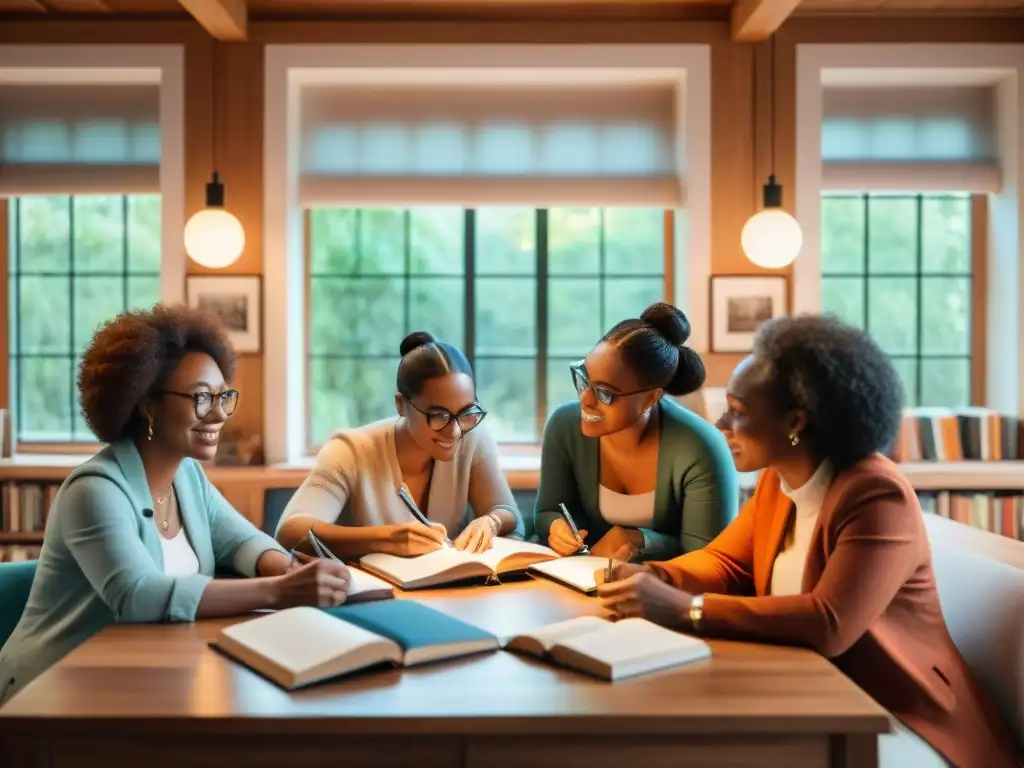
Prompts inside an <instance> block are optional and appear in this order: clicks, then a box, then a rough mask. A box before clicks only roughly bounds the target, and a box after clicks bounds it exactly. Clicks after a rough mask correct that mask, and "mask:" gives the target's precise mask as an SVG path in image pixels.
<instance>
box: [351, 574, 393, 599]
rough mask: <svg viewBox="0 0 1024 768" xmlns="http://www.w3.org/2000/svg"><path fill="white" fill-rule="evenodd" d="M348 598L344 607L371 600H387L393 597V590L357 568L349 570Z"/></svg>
mask: <svg viewBox="0 0 1024 768" xmlns="http://www.w3.org/2000/svg"><path fill="white" fill-rule="evenodd" d="M348 572H349V574H350V575H349V582H348V598H347V599H346V600H345V604H346V605H351V604H352V603H365V602H369V601H371V600H388V599H390V598H393V597H394V596H395V588H394V587H393V586H391V585H390V584H389V583H388V582H386V581H384V579H378V578H377V577H376V576H374V575H373V574H372V573H367V572H366V571H361V570H359V569H358V568H349V569H348Z"/></svg>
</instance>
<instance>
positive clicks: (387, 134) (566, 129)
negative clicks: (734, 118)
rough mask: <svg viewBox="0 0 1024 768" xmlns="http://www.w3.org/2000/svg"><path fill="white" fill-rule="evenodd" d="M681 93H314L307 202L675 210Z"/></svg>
mask: <svg viewBox="0 0 1024 768" xmlns="http://www.w3.org/2000/svg"><path fill="white" fill-rule="evenodd" d="M676 91H677V89H676V87H675V86H673V85H672V84H669V83H666V84H662V85H653V84H648V85H636V86H632V85H630V86H624V85H618V84H616V85H614V86H599V85H591V86H578V87H563V86H536V87H534V86H511V85H508V86H495V87H487V88H483V87H479V86H461V87H460V86H445V87H441V86H436V87H434V86H431V87H420V88H413V87H397V86H383V87H382V86H373V87H372V88H371V87H356V86H344V87H339V86H319V85H318V86H307V87H305V88H303V89H302V92H301V94H302V95H301V121H302V131H301V136H302V146H301V169H302V170H301V180H300V196H301V198H302V201H303V202H304V203H305V204H307V205H315V204H346V205H348V204H358V205H363V204H370V203H375V204H403V205H409V204H427V203H445V204H457V205H467V204H468V205H472V204H478V203H481V202H483V203H492V204H529V205H556V204H559V205H564V204H578V205H590V204H593V205H609V204H616V203H626V202H628V203H629V204H633V205H665V206H675V205H678V204H680V203H681V202H682V199H683V187H682V182H681V178H680V168H679V166H678V160H677V158H678V156H679V148H678V146H677V137H676V125H677V122H678V121H679V118H680V117H681V114H680V113H679V109H681V107H679V99H677V92H676Z"/></svg>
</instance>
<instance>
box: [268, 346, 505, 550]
mask: <svg viewBox="0 0 1024 768" xmlns="http://www.w3.org/2000/svg"><path fill="white" fill-rule="evenodd" d="M400 352H401V355H402V359H401V362H400V363H399V364H398V377H397V389H398V392H397V393H396V394H395V407H396V409H397V411H398V415H397V417H396V418H389V419H385V420H382V421H378V422H375V423H373V424H369V425H366V426H363V427H357V428H354V429H344V430H339V431H338V432H335V433H334V434H333V435H332V436H331V438H330V439H329V440H328V441H327V442H326V443H325V444H324V446H323V448H321V449H320V453H319V454H318V455H317V460H316V466H315V468H314V469H313V471H312V472H311V473H310V475H309V476H308V477H307V478H306V480H305V481H304V482H303V483H302V486H301V487H300V488H299V489H298V491H297V492H296V493H295V495H294V496H293V497H292V500H291V501H290V502H289V504H288V506H287V507H286V508H285V511H284V514H282V515H281V520H280V522H279V523H278V526H277V532H276V535H277V540H278V541H279V542H280V543H281V545H282V546H284V547H286V548H290V547H294V546H296V545H298V544H299V543H300V542H302V541H303V539H304V537H305V536H306V533H307V532H308V531H310V530H312V529H314V528H315V530H314V531H313V532H314V534H315V535H316V536H317V537H318V538H319V539H321V540H322V541H323V542H324V543H325V544H327V546H328V547H330V548H331V550H332V551H333V552H334V553H335V554H336V555H337V556H339V557H341V558H343V559H345V558H356V557H361V556H362V555H365V554H369V553H371V552H385V553H389V554H393V555H399V556H403V557H410V556H414V555H421V554H425V553H427V552H431V551H433V550H435V549H438V548H440V547H441V546H443V544H444V541H445V538H446V537H451V538H453V544H454V546H455V547H456V548H458V549H466V550H468V551H471V552H482V551H484V550H486V549H488V548H489V547H490V545H491V541H492V540H493V539H494V537H495V536H510V537H518V538H521V537H522V536H523V532H524V528H523V521H522V518H521V517H520V515H519V513H518V511H517V510H516V507H515V501H514V499H513V498H512V491H511V489H510V488H509V486H508V482H507V481H506V480H505V475H504V473H503V472H502V471H501V467H500V465H499V462H498V448H497V445H496V443H495V442H494V439H493V438H492V437H491V436H490V434H489V433H488V432H487V431H486V429H481V428H480V424H481V422H482V421H483V420H484V417H485V416H486V415H487V411H486V410H484V408H483V407H481V405H480V403H479V402H477V397H476V384H475V382H474V380H473V371H472V368H471V367H470V364H469V360H467V359H466V356H465V354H463V352H462V351H461V350H460V349H458V348H457V347H455V346H452V345H451V344H447V343H445V342H443V341H438V340H436V339H434V337H433V336H431V335H430V334H429V333H424V332H417V333H413V334H410V335H409V336H408V337H406V339H405V340H404V341H403V342H402V345H401V348H400ZM403 489H404V491H405V492H406V494H407V495H408V497H409V498H411V500H412V501H413V503H414V504H415V505H416V507H417V508H418V509H419V510H420V512H422V513H423V514H424V515H425V516H426V518H427V519H428V520H429V522H430V525H425V524H423V523H422V522H419V521H417V520H416V517H415V516H414V515H413V513H412V512H411V511H410V509H409V506H408V504H407V503H406V501H405V500H403V498H402V496H401V495H400V494H399V491H401V490H403ZM301 546H303V547H305V546H307V545H305V544H302V545H301Z"/></svg>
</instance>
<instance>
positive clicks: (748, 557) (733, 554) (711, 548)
mask: <svg viewBox="0 0 1024 768" xmlns="http://www.w3.org/2000/svg"><path fill="white" fill-rule="evenodd" d="M766 474H767V473H762V475H761V478H760V479H759V480H758V483H757V488H755V489H754V494H753V495H752V496H751V497H750V499H749V500H748V501H747V503H746V504H744V505H743V509H741V510H740V513H739V515H737V516H736V519H735V520H733V521H732V522H731V523H730V524H729V525H728V526H726V528H725V530H724V531H722V532H721V533H720V534H718V536H716V537H715V538H714V539H713V540H711V541H710V542H708V544H707V545H706V546H705V547H704V548H703V549H698V550H695V551H693V552H688V553H686V554H685V555H680V556H679V557H676V558H673V559H672V560H664V561H656V562H648V563H647V565H649V566H651V567H652V568H653V569H654V571H655V573H657V574H658V576H660V577H661V578H662V580H664V581H666V582H668V583H669V584H672V585H674V586H675V587H676V589H681V590H683V591H684V592H689V593H690V594H694V595H699V594H704V593H706V592H707V593H710V592H718V593H725V594H735V595H752V594H754V525H755V520H756V518H757V507H758V504H759V502H760V489H761V485H762V483H763V482H764V480H765V475H766Z"/></svg>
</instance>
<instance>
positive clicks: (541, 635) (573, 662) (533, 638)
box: [505, 616, 711, 681]
mask: <svg viewBox="0 0 1024 768" xmlns="http://www.w3.org/2000/svg"><path fill="white" fill-rule="evenodd" d="M505 648H507V649H508V650H510V651H518V652H520V653H526V654H530V655H532V656H536V657H538V658H541V659H544V658H547V659H550V660H551V661H553V662H555V663H556V664H560V665H562V666H564V667H570V668H572V669H576V670H578V671H580V672H586V673H588V674H591V675H594V676H595V677H600V678H603V679H605V680H613V681H614V680H621V679H623V678H625V677H632V676H634V675H641V674H645V673H648V672H654V671H656V670H659V669H666V668H668V667H677V666H681V665H683V664H689V663H690V662H693V661H699V660H701V659H706V658H708V657H710V656H711V646H709V645H708V644H707V643H706V642H704V641H703V640H701V639H700V638H696V637H691V636H689V635H681V634H679V633H678V632H673V631H672V630H670V629H665V628H664V627H661V626H659V625H657V624H654V623H652V622H650V621H647V620H646V619H622V620H620V621H615V622H611V621H607V620H606V619H602V618H599V617H597V616H581V617H579V618H576V619H568V620H567V621H560V622H558V623H557V624H549V625H548V626H546V627H542V628H541V629H538V630H535V631H533V632H529V633H526V634H522V635H516V636H515V637H513V638H512V639H511V640H508V641H507V642H506V643H505Z"/></svg>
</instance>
